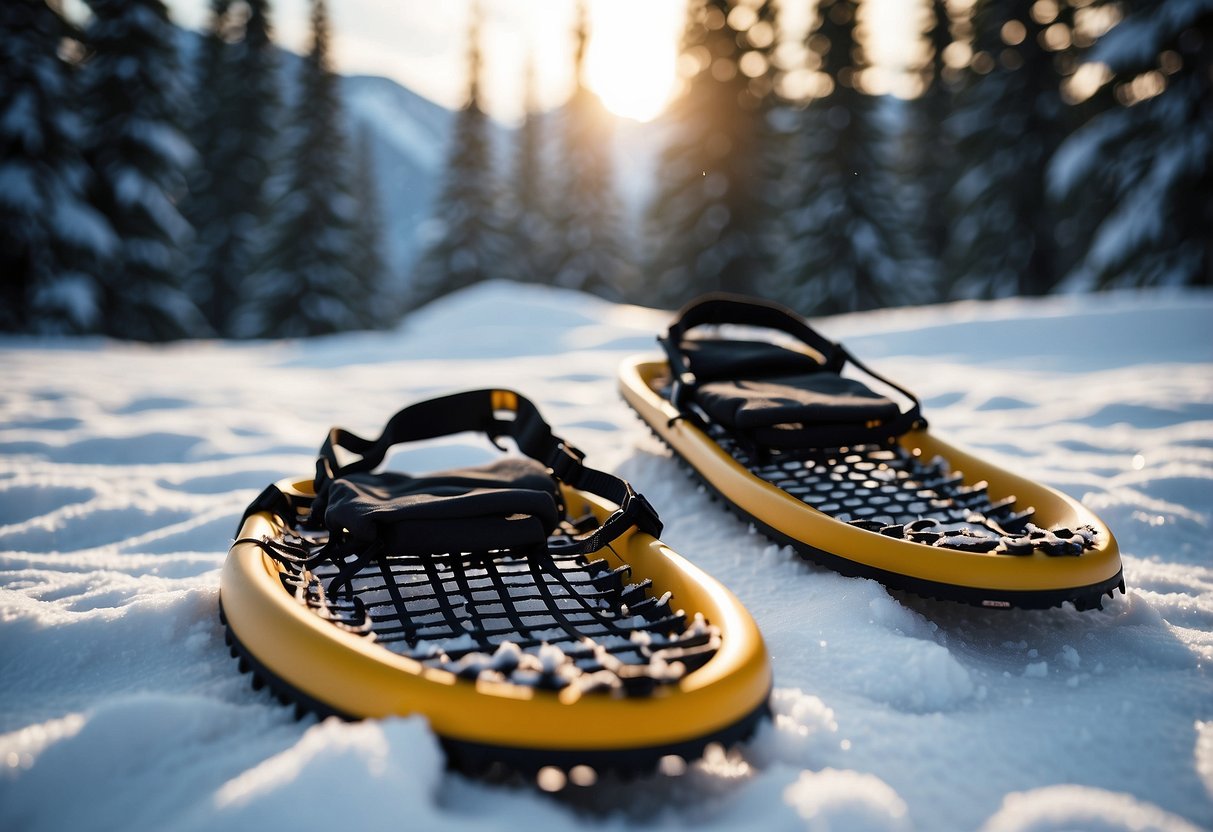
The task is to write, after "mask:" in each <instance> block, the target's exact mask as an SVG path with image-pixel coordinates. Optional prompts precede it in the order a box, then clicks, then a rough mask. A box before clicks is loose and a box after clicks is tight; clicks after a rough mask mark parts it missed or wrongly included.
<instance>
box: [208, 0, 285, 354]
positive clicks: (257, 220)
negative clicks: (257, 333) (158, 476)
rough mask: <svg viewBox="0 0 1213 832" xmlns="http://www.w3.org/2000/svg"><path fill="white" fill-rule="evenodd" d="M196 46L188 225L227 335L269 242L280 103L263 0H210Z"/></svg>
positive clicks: (213, 320) (214, 311)
mask: <svg viewBox="0 0 1213 832" xmlns="http://www.w3.org/2000/svg"><path fill="white" fill-rule="evenodd" d="M211 12H212V22H211V26H210V28H209V29H208V31H207V32H206V33H205V34H204V35H203V39H202V43H201V46H200V48H199V51H198V59H197V60H198V66H197V70H196V88H195V91H194V96H193V119H192V124H191V129H190V135H191V137H192V139H193V142H194V146H195V148H196V149H197V152H198V162H197V164H196V166H195V168H194V170H193V172H192V175H191V177H190V194H189V198H188V200H187V201H186V202H185V204H184V213H185V216H186V218H187V219H188V220H189V221H190V223H191V224H192V225H193V227H194V235H195V236H194V244H193V246H192V247H191V250H190V260H191V270H190V284H191V293H192V294H193V296H194V297H195V299H196V300H197V301H198V303H199V305H200V306H201V307H202V309H203V311H204V312H205V313H206V317H207V320H208V321H210V324H211V327H212V328H213V329H214V331H215V332H216V333H218V334H220V335H224V336H231V335H233V334H235V332H234V320H235V316H236V314H237V311H238V309H239V306H240V304H241V303H242V302H243V300H244V297H245V294H246V286H247V284H248V282H249V280H250V279H251V276H252V274H253V271H254V270H255V269H256V267H257V262H258V258H259V256H260V253H261V251H262V250H263V249H264V247H265V243H264V236H265V234H266V227H265V226H266V214H267V210H268V209H267V192H266V190H267V182H268V180H269V178H270V174H271V169H272V163H271V160H272V159H273V158H274V157H275V155H276V153H277V150H278V149H277V147H276V140H275V137H276V136H277V134H278V132H279V130H280V127H281V125H280V124H279V118H280V107H279V101H280V96H279V91H278V75H277V71H278V70H277V59H276V57H275V53H274V45H273V42H272V40H271V26H270V4H269V0H238V1H234V0H212V2H211Z"/></svg>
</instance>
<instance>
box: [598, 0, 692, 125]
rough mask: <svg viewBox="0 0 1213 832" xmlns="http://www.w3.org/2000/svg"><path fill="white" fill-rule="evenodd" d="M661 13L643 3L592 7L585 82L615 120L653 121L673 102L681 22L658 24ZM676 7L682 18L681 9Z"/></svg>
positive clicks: (619, 1)
mask: <svg viewBox="0 0 1213 832" xmlns="http://www.w3.org/2000/svg"><path fill="white" fill-rule="evenodd" d="M667 5H669V4H667ZM658 8H660V6H658V5H657V4H653V3H651V2H645V0H613V2H610V3H601V2H600V3H595V4H594V6H593V9H592V12H591V13H592V15H593V18H592V22H593V29H592V34H591V36H590V45H589V54H588V55H587V56H586V79H585V80H586V84H587V85H588V86H589V87H590V89H592V90H593V91H594V92H595V93H597V94H598V97H599V98H600V99H602V103H603V105H604V106H605V107H606V108H607V109H608V110H610V111H611V112H612V113H614V114H615V115H618V116H623V117H624V118H632V119H635V120H637V121H650V120H651V119H654V118H656V117H657V116H658V115H660V114H661V111H662V110H664V109H665V106H666V104H667V103H669V99H670V96H671V94H672V93H673V90H674V80H675V76H674V70H675V62H676V60H677V51H678V31H679V26H680V24H681V20H680V18H679V17H678V16H673V17H672V19H671V20H670V21H667V20H666V19H665V18H668V17H671V16H670V15H662V16H660V18H661V19H658V20H654V18H655V17H658V16H657V15H655V14H654V12H655V11H656V10H657V9H658ZM674 8H676V10H677V11H678V12H679V14H680V13H681V11H682V8H683V7H682V6H680V5H679V6H675V7H674ZM671 24H672V25H671Z"/></svg>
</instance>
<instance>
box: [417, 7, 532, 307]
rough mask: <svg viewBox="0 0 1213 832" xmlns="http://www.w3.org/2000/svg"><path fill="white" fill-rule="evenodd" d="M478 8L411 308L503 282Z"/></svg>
mask: <svg viewBox="0 0 1213 832" xmlns="http://www.w3.org/2000/svg"><path fill="white" fill-rule="evenodd" d="M480 24H481V12H480V7H479V5H474V6H473V8H472V17H471V23H470V25H469V28H468V99H467V103H466V104H464V106H463V108H462V109H461V110H460V111H459V113H458V114H456V116H455V126H454V132H453V134H452V136H451V141H450V156H448V157H447V164H446V178H445V181H444V183H443V187H442V192H441V194H440V195H439V197H438V204H437V207H436V208H435V210H434V215H433V217H432V218H431V227H432V229H433V230H432V231H431V242H430V243H429V245H428V246H427V248H426V250H425V252H424V253H423V254H422V256H421V258H420V260H419V261H418V263H417V266H416V267H415V268H414V270H413V285H412V287H411V291H410V297H411V306H413V307H414V308H415V307H417V306H421V305H422V304H425V303H429V302H430V301H432V300H434V299H435V298H438V297H441V296H442V295H445V294H447V293H449V292H454V291H456V290H458V289H463V288H466V287H468V286H472V285H474V284H476V283H480V282H482V281H485V280H489V279H491V278H494V277H504V276H505V275H506V274H507V273H508V271H509V269H508V267H503V266H502V263H503V262H504V260H503V258H504V257H505V255H506V253H507V252H508V250H509V248H508V245H507V242H506V239H505V235H504V233H503V228H502V226H503V220H502V218H501V215H500V208H499V199H498V193H497V184H496V180H495V179H494V176H493V159H492V155H493V153H492V146H491V141H490V136H489V125H488V118H487V116H485V114H484V111H483V110H482V109H481V108H480V69H481V66H480V63H481V62H480Z"/></svg>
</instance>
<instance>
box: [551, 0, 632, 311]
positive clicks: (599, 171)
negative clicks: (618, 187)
mask: <svg viewBox="0 0 1213 832" xmlns="http://www.w3.org/2000/svg"><path fill="white" fill-rule="evenodd" d="M589 27H590V24H589V8H588V6H587V4H586V2H585V0H581V2H579V3H578V4H577V27H576V32H575V38H576V56H575V58H574V64H573V65H574V87H573V94H572V95H571V96H570V97H569V100H568V102H567V103H566V104H565V106H564V108H563V110H562V111H561V113H560V114H559V116H558V118H559V122H560V126H561V139H562V141H563V147H562V148H561V152H562V157H561V164H562V171H561V173H562V175H563V177H562V178H563V181H561V182H560V183H559V184H558V185H557V186H556V187H555V189H554V192H555V195H556V196H557V201H556V205H555V209H554V211H553V212H552V215H553V218H554V220H555V228H554V229H553V233H552V235H551V241H552V243H553V248H554V251H553V258H554V263H553V266H554V269H555V273H554V276H553V282H555V283H556V285H558V286H564V287H566V288H569V289H578V290H580V291H583V292H592V293H594V294H596V295H601V296H603V297H606V298H609V299H611V300H620V299H621V298H622V297H623V294H624V287H625V286H626V285H628V283H629V282H630V281H629V277H628V261H627V259H626V258H625V257H624V253H623V249H622V243H621V240H622V229H621V227H620V205H619V199H618V197H617V195H616V193H615V181H614V169H613V165H612V163H611V149H612V141H611V136H612V133H613V132H614V129H613V128H614V124H613V117H612V116H611V115H610V114H609V113H608V112H607V111H606V109H605V108H604V107H603V106H602V102H601V101H600V100H599V98H598V96H597V95H595V94H594V93H593V92H591V91H590V89H589V87H588V86H586V77H585V76H586V48H587V46H588V44H589V37H590V32H589Z"/></svg>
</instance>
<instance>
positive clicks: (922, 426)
mask: <svg viewBox="0 0 1213 832" xmlns="http://www.w3.org/2000/svg"><path fill="white" fill-rule="evenodd" d="M720 325H736V327H732V328H730V327H725V328H724V329H720V328H719V327H720ZM705 327H706V328H708V330H707V331H706V332H705V329H704V328H705ZM693 331H694V335H695V337H692V332H693ZM658 340H659V342H660V343H661V345H662V346H663V347H664V349H665V353H666V356H665V358H664V359H658V358H655V357H636V358H633V359H630V360H628V361H626V362H625V363H624V364H623V366H622V368H621V370H620V387H621V391H622V393H623V397H624V399H625V401H626V402H627V403H628V404H629V405H630V406H631V407H632V408H634V409H635V410H636V412H637V413H638V414H639V415H640V417H641V418H642V419H643V420H644V422H645V423H646V424H647V425H648V426H649V428H651V429H652V431H653V432H654V434H656V436H657V437H658V438H659V439H661V440H662V441H663V442H665V443H666V444H667V445H668V446H669V447H670V448H671V449H672V450H673V451H674V453H675V455H676V456H677V457H678V458H680V459H681V461H682V462H684V463H685V464H686V465H687V466H688V467H689V469H690V471H691V472H692V473H693V474H694V475H695V476H696V477H698V479H699V480H700V481H701V482H702V483H703V484H704V485H705V486H706V487H707V488H708V489H709V490H710V491H711V492H712V493H713V494H715V495H718V496H719V497H720V498H721V499H722V500H723V502H724V503H725V505H727V506H728V507H729V508H730V509H732V510H733V512H734V513H736V514H737V515H738V516H740V517H741V518H742V519H745V520H748V521H750V522H751V523H753V524H754V525H755V526H756V527H757V528H758V529H760V530H761V531H763V532H765V533H766V534H767V535H768V536H769V537H771V538H772V539H773V540H775V541H776V542H778V543H781V544H786V545H790V546H792V547H793V548H794V549H795V550H796V551H797V552H798V553H800V554H801V555H802V556H804V557H806V558H808V559H810V560H813V561H816V562H818V563H820V564H822V565H824V566H828V567H830V568H833V569H835V570H837V571H839V572H841V573H843V574H845V575H850V576H860V577H867V578H875V579H876V580H878V581H881V582H882V583H884V584H885V585H886V586H888V587H890V588H893V589H901V590H907V591H910V592H913V593H916V594H918V595H922V596H925V597H929V598H940V599H950V600H955V601H963V602H967V603H970V604H976V605H979V606H983V607H992V608H1007V607H1022V608H1046V607H1053V606H1057V605H1060V604H1062V603H1064V602H1067V601H1068V602H1071V603H1073V604H1074V606H1075V607H1077V608H1078V609H1089V608H1092V607H1100V606H1101V605H1102V599H1103V597H1104V596H1105V595H1107V596H1108V597H1111V596H1112V595H1113V591H1114V590H1116V589H1120V590H1121V592H1124V580H1123V578H1122V571H1121V565H1120V554H1119V551H1118V549H1117V545H1116V540H1115V539H1114V538H1113V537H1112V533H1111V532H1110V531H1108V528H1107V527H1106V526H1105V525H1104V524H1103V523H1102V522H1101V521H1100V520H1099V518H1098V517H1096V516H1095V515H1094V514H1093V513H1092V512H1090V511H1089V510H1087V509H1086V508H1085V507H1083V506H1082V505H1081V504H1080V503H1079V502H1078V501H1076V500H1074V499H1071V498H1070V497H1068V496H1066V495H1064V494H1061V493H1060V492H1058V491H1055V490H1053V489H1051V488H1048V487H1046V486H1044V485H1041V484H1039V483H1036V482H1032V481H1030V480H1028V479H1025V478H1023V477H1020V476H1017V475H1015V474H1012V473H1010V472H1008V471H1004V470H1002V469H1001V468H998V467H997V466H995V465H992V464H990V463H989V462H986V461H983V460H981V459H979V458H977V457H976V456H974V455H972V454H970V453H967V452H965V451H962V450H960V449H959V448H956V447H954V446H952V445H949V444H947V443H946V442H944V441H943V440H941V439H939V438H937V437H936V436H934V435H933V434H932V433H931V432H930V431H929V429H928V426H927V421H926V419H925V418H924V417H923V415H922V412H921V407H920V404H919V401H918V399H917V398H915V396H914V395H913V394H912V393H910V392H909V391H908V390H906V389H904V388H902V387H900V386H898V385H896V384H894V383H893V382H891V381H889V380H888V379H885V378H883V377H881V376H879V375H877V374H876V373H875V372H873V371H872V370H870V369H868V368H867V367H866V366H864V365H863V364H862V363H860V362H859V361H858V360H856V359H855V358H854V356H852V355H851V354H850V353H849V352H848V351H847V350H846V348H844V347H843V346H842V345H841V344H836V343H833V342H831V341H829V340H827V339H826V338H824V337H822V336H821V335H820V334H819V333H817V332H816V331H815V330H814V329H813V328H812V327H810V326H809V324H808V323H807V322H806V321H805V320H804V319H803V318H801V317H800V316H798V315H796V314H795V313H794V312H792V311H790V310H788V309H784V308H782V307H780V306H777V305H774V304H770V303H766V302H763V301H755V300H750V299H746V298H740V297H733V296H728V295H710V296H707V297H705V298H702V299H700V300H698V301H696V302H693V303H691V304H689V305H688V306H687V307H685V308H684V309H683V310H682V312H681V313H680V314H679V316H678V319H677V320H676V321H675V322H674V324H673V325H672V326H671V327H670V328H669V332H668V333H667V334H666V336H665V337H664V338H659V339H658ZM847 367H850V368H853V369H854V371H857V372H852V373H851V374H848V375H844V374H843V372H842V371H843V369H844V368H847ZM859 374H862V375H864V376H866V377H867V379H868V380H869V381H870V382H873V383H874V384H875V385H877V387H879V388H880V389H882V390H883V391H884V392H878V390H875V389H873V388H872V387H870V386H869V385H868V384H866V383H864V381H861V380H860V379H858V378H855V377H853V376H854V375H859Z"/></svg>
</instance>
